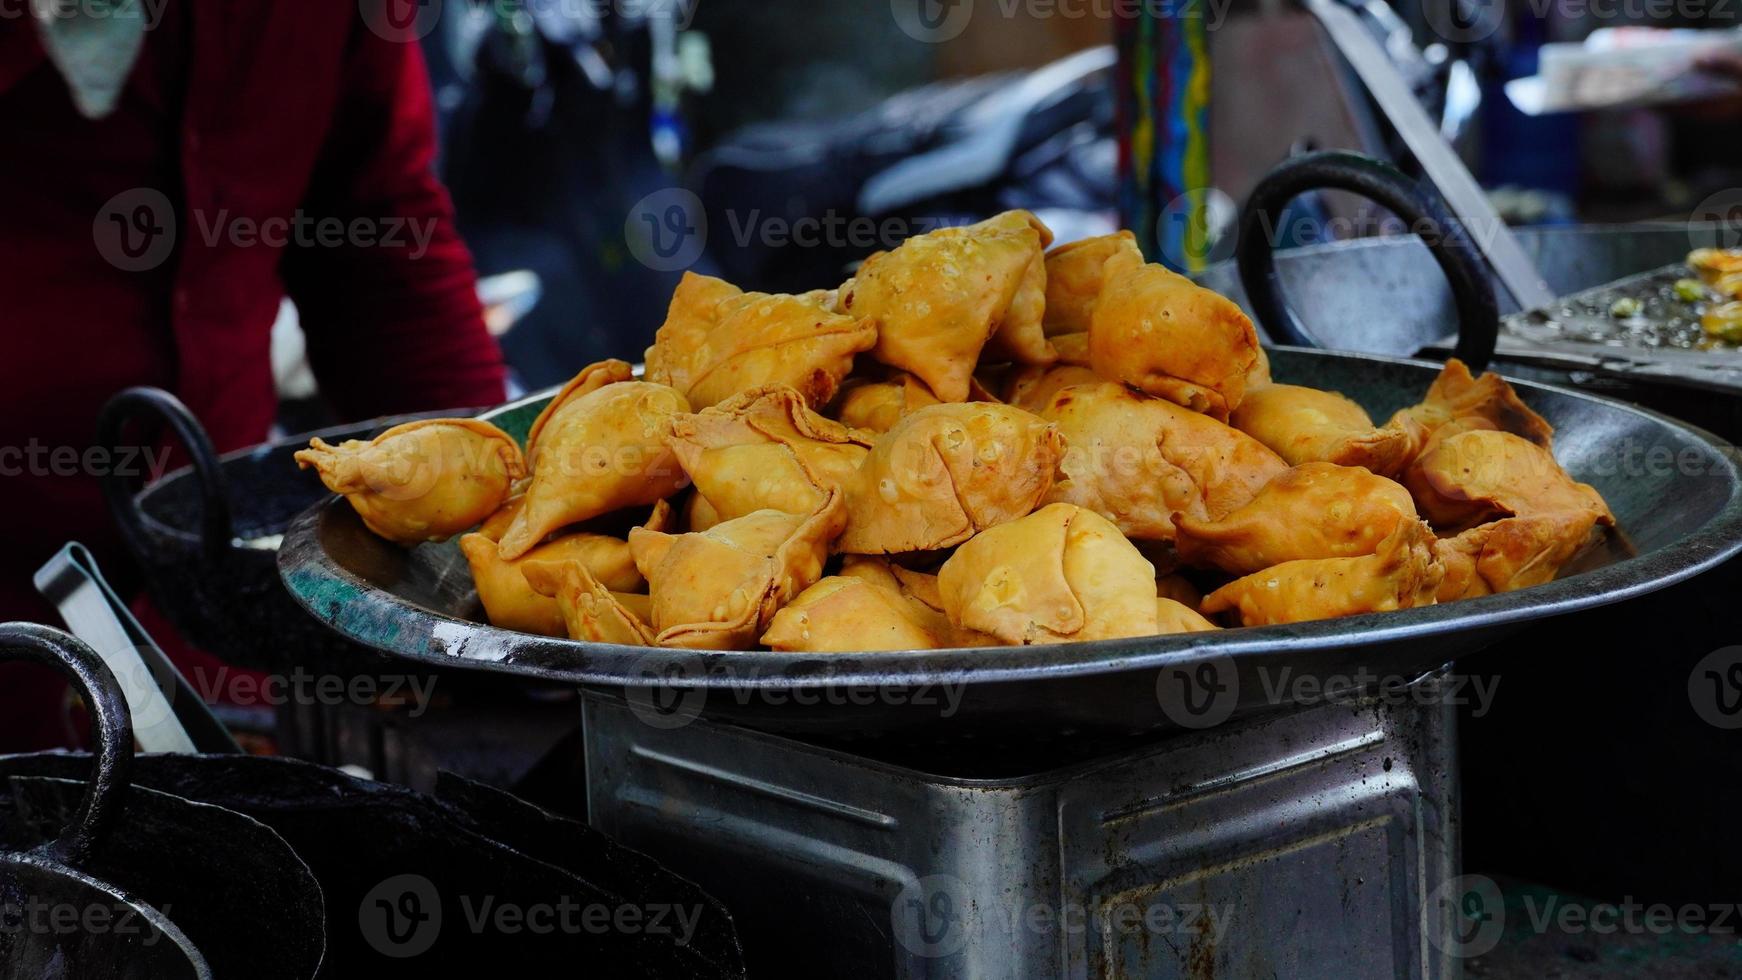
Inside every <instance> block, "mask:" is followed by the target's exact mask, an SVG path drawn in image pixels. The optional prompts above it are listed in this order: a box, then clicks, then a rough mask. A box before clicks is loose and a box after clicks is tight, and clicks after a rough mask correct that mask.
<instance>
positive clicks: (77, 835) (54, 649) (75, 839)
mask: <svg viewBox="0 0 1742 980" xmlns="http://www.w3.org/2000/svg"><path fill="white" fill-rule="evenodd" d="M6 660H19V661H25V662H28V663H37V664H42V665H44V666H47V667H52V668H54V669H55V670H57V671H59V672H60V673H61V674H62V675H64V676H65V677H66V678H67V680H68V681H71V682H72V685H73V687H74V688H76V689H77V690H78V692H79V695H80V696H81V697H83V698H84V699H85V704H86V706H87V707H89V709H90V712H91V725H92V734H93V738H94V740H95V745H94V749H93V753H92V754H93V757H94V760H95V762H96V768H95V770H94V771H93V772H92V774H91V782H90V784H89V785H87V786H86V787H85V796H84V799H83V800H82V801H81V802H80V803H79V810H78V813H77V814H76V815H75V816H74V818H73V822H72V824H71V825H70V826H68V827H67V828H66V829H65V830H64V831H62V832H61V835H60V836H59V837H57V838H55V839H54V840H53V841H52V842H50V843H49V844H48V847H47V850H48V854H49V855H50V856H51V857H53V858H55V859H56V860H59V861H61V862H63V863H65V864H69V865H74V866H77V865H78V864H79V863H81V862H82V861H83V860H84V858H85V856H86V855H88V854H89V853H90V851H91V848H92V847H94V846H95V845H96V843H97V841H98V840H100V839H101V838H102V836H103V833H104V831H105V830H106V829H107V828H108V826H109V823H110V822H111V821H112V820H114V819H115V814H116V813H118V812H119V811H120V809H121V804H122V801H123V799H124V798H125V797H126V794H127V787H128V786H129V785H130V784H131V782H132V774H133V719H132V716H131V715H130V714H129V713H128V711H127V700H126V698H124V697H122V696H121V688H120V685H119V684H117V683H116V681H115V675H114V674H113V673H111V672H110V671H109V668H108V666H107V665H106V664H104V663H103V658H101V657H99V656H97V654H96V651H94V650H92V649H91V648H90V647H88V646H86V645H85V644H84V643H83V642H82V641H80V640H79V639H78V638H77V637H73V636H69V635H67V634H65V633H62V632H61V631H60V630H57V629H50V628H49V627H47V626H39V625H37V624H36V623H0V661H6Z"/></svg>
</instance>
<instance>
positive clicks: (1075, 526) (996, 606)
mask: <svg viewBox="0 0 1742 980" xmlns="http://www.w3.org/2000/svg"><path fill="white" fill-rule="evenodd" d="M938 591H939V593H940V595H941V598H942V601H943V605H944V610H945V612H947V613H948V614H949V617H950V621H951V622H953V623H955V624H957V625H958V626H962V627H965V628H968V629H974V630H979V631H982V632H985V633H990V634H991V635H993V636H995V637H997V638H998V639H1000V640H1002V641H1004V642H1005V643H1011V644H1025V643H1057V642H1061V641H1071V642H1075V641H1082V640H1105V639H1112V638H1115V637H1121V636H1151V635H1154V634H1155V633H1156V632H1158V631H1159V629H1160V625H1159V622H1158V619H1157V616H1158V611H1159V609H1160V603H1161V601H1162V600H1159V599H1158V598H1157V597H1156V595H1155V566H1153V565H1151V564H1150V563H1149V562H1148V561H1146V560H1145V559H1144V557H1143V555H1142V554H1140V553H1139V552H1138V551H1137V549H1136V548H1135V547H1134V546H1132V544H1131V542H1130V541H1127V540H1126V539H1125V537H1124V536H1123V535H1121V534H1120V533H1119V529H1118V528H1116V527H1114V526H1113V524H1112V523H1111V522H1110V521H1108V520H1107V519H1106V518H1104V517H1102V516H1101V515H1099V514H1097V513H1095V512H1094V511H1091V510H1087V509H1084V508H1082V507H1077V506H1075V505H1073V504H1049V505H1048V506H1046V507H1042V508H1041V509H1040V510H1037V511H1035V512H1034V513H1033V514H1030V515H1028V516H1027V517H1024V518H1021V519H1018V520H1014V521H1010V522H1009V523H1007V524H1001V525H999V526H997V527H994V528H991V529H990V530H987V531H983V532H981V533H980V534H978V535H975V536H974V537H973V538H972V539H971V540H969V541H968V543H966V544H964V545H962V546H961V547H960V548H957V549H956V553H955V554H953V555H951V556H950V559H949V560H948V561H946V562H944V564H943V567H942V568H941V569H939V570H938Z"/></svg>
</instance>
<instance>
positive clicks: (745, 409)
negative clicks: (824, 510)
mask: <svg viewBox="0 0 1742 980" xmlns="http://www.w3.org/2000/svg"><path fill="white" fill-rule="evenodd" d="M669 426H670V428H669V431H668V433H667V436H666V444H667V445H669V446H670V447H671V449H672V452H674V453H676V454H677V458H678V462H679V463H680V464H681V465H682V466H683V468H684V471H685V472H686V473H688V474H689V475H690V479H691V480H693V481H694V482H695V485H696V492H697V493H698V494H700V495H701V496H702V497H704V498H706V499H707V502H708V504H709V506H710V507H711V508H712V510H713V513H714V515H715V520H716V522H718V521H721V520H731V519H732V518H735V517H743V516H744V515H745V514H749V513H751V512H752V511H758V510H779V511H785V512H786V513H788V514H808V513H810V512H812V511H814V510H816V509H817V508H818V507H820V506H822V503H823V500H824V499H825V498H826V497H827V496H828V495H829V492H830V491H832V490H835V489H837V488H839V487H840V486H841V485H842V484H843V483H844V482H845V481H846V480H847V478H848V477H850V476H851V475H852V474H853V473H854V472H855V471H857V470H858V468H859V464H860V463H861V462H863V461H864V460H865V456H866V455H867V454H868V453H869V452H870V451H871V442H872V439H873V438H874V435H873V433H870V432H861V431H858V430H854V429H850V428H848V427H847V426H844V425H842V424H841V423H839V422H836V421H834V420H832V419H827V418H824V417H823V416H821V415H818V414H817V413H816V412H813V411H811V410H810V409H809V408H807V407H805V400H804V396H803V395H800V394H799V393H798V392H797V391H796V390H794V389H792V388H788V387H786V386H785V385H769V386H766V387H762V388H752V389H750V390H749V391H745V392H742V393H740V394H738V395H734V396H733V397H731V398H728V399H726V400H725V401H723V402H720V403H719V404H717V405H714V406H713V407H711V408H705V409H703V410H701V411H700V412H697V413H695V414H693V415H679V416H676V417H674V418H673V419H672V420H671V422H670V423H669Z"/></svg>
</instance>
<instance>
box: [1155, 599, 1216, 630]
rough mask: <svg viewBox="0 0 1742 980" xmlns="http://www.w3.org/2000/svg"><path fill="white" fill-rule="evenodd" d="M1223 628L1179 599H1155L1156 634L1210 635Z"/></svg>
mask: <svg viewBox="0 0 1742 980" xmlns="http://www.w3.org/2000/svg"><path fill="white" fill-rule="evenodd" d="M1221 628H1222V627H1220V626H1217V625H1216V624H1215V623H1212V622H1210V621H1209V620H1207V619H1205V618H1204V617H1203V614H1202V613H1199V612H1198V611H1197V610H1196V609H1193V608H1192V607H1191V606H1188V605H1186V604H1185V603H1183V602H1180V601H1179V600H1178V599H1170V598H1168V597H1167V596H1157V597H1156V599H1155V632H1156V633H1157V634H1158V635H1162V636H1166V635H1170V634H1173V633H1208V632H1210V631H1211V630H1219V629H1221Z"/></svg>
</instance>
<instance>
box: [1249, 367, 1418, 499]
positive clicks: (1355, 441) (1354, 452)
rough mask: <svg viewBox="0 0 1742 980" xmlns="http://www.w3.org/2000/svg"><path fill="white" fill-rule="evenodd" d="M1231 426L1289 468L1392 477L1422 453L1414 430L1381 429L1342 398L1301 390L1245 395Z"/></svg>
mask: <svg viewBox="0 0 1742 980" xmlns="http://www.w3.org/2000/svg"><path fill="white" fill-rule="evenodd" d="M1229 421H1230V422H1231V423H1232V424H1233V426H1234V428H1236V429H1239V430H1240V431H1241V432H1244V433H1246V434H1247V435H1249V436H1251V437H1252V438H1254V439H1257V440H1258V441H1259V442H1262V443H1264V444H1265V445H1266V446H1269V447H1270V448H1271V449H1273V450H1275V452H1276V454H1277V455H1278V456H1281V457H1282V458H1283V459H1285V460H1287V461H1288V463H1289V465H1291V466H1299V465H1300V464H1302V463H1313V462H1324V463H1337V464H1339V465H1342V466H1365V467H1366V468H1367V469H1369V470H1372V471H1373V472H1375V473H1377V474H1379V475H1380V476H1396V475H1397V474H1398V473H1399V472H1400V471H1401V470H1402V469H1403V467H1404V465H1405V464H1406V463H1408V462H1409V460H1410V457H1412V456H1414V455H1415V453H1416V452H1417V451H1418V450H1419V449H1420V448H1421V446H1420V444H1419V441H1418V435H1417V430H1416V429H1414V427H1406V426H1403V425H1389V426H1386V427H1385V428H1379V427H1377V426H1375V425H1374V424H1373V419H1372V418H1371V417H1369V416H1368V414H1367V410H1366V409H1364V408H1362V407H1361V406H1360V405H1357V404H1355V403H1354V402H1353V401H1351V400H1350V399H1348V398H1345V397H1344V396H1342V395H1341V394H1338V393H1337V392H1334V391H1321V390H1319V389H1317V388H1306V387H1302V386H1300V385H1279V384H1271V385H1265V386H1263V387H1259V388H1255V389H1252V390H1249V391H1247V392H1246V397H1245V398H1242V399H1241V400H1240V407H1239V408H1236V409H1235V410H1234V413H1233V415H1231V416H1230V417H1229Z"/></svg>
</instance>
